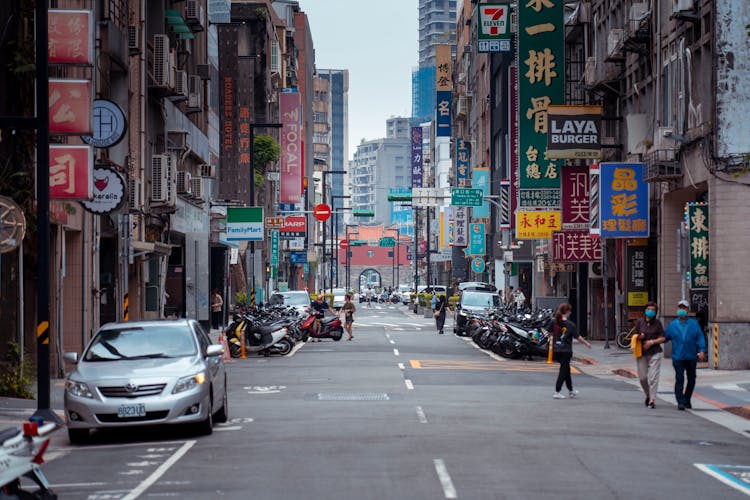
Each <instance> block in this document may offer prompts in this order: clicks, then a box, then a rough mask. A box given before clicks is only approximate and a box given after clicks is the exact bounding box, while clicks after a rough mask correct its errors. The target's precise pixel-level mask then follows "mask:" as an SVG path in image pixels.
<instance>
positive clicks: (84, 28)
mask: <svg viewBox="0 0 750 500" xmlns="http://www.w3.org/2000/svg"><path fill="white" fill-rule="evenodd" d="M48 16H49V17H48V22H47V26H48V27H49V48H48V50H47V54H48V57H49V62H50V63H53V64H57V63H60V64H93V63H94V22H93V19H92V16H91V11H90V10H57V9H50V10H49V14H48Z"/></svg>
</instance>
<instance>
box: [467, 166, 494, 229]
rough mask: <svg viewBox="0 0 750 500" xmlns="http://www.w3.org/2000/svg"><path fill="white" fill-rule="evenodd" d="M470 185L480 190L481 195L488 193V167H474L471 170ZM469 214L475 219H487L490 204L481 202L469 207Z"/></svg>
mask: <svg viewBox="0 0 750 500" xmlns="http://www.w3.org/2000/svg"><path fill="white" fill-rule="evenodd" d="M471 183H472V184H471V187H473V188H475V189H481V190H482V196H487V195H488V194H490V169H489V168H484V167H482V168H479V167H477V168H474V170H473V171H472V172H471ZM471 216H472V217H473V218H475V219H487V218H489V216H490V204H489V203H488V202H486V201H485V202H483V203H482V206H480V207H474V208H472V209H471Z"/></svg>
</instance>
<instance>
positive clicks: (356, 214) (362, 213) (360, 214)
mask: <svg viewBox="0 0 750 500" xmlns="http://www.w3.org/2000/svg"><path fill="white" fill-rule="evenodd" d="M352 215H353V216H354V217H375V210H353V211H352Z"/></svg>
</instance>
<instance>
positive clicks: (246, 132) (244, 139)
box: [237, 99, 255, 206]
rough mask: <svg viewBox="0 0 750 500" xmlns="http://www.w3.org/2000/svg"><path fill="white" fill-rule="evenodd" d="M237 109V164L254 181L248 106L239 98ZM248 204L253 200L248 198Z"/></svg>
mask: <svg viewBox="0 0 750 500" xmlns="http://www.w3.org/2000/svg"><path fill="white" fill-rule="evenodd" d="M241 101H242V102H241V103H240V105H239V107H238V110H237V165H238V166H239V168H240V171H241V172H248V173H249V175H250V179H249V182H255V172H254V167H255V166H254V165H253V163H252V147H253V145H252V144H251V142H252V140H253V139H252V135H253V134H252V133H251V129H250V106H249V105H248V103H247V102H246V101H245V99H242V100H241ZM250 206H255V200H250Z"/></svg>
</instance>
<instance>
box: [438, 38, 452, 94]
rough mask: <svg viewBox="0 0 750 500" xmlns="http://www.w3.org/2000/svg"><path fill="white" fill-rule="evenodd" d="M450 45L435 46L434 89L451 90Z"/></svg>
mask: <svg viewBox="0 0 750 500" xmlns="http://www.w3.org/2000/svg"><path fill="white" fill-rule="evenodd" d="M452 72H453V69H452V65H451V46H450V45H437V46H435V90H437V91H438V92H440V91H442V90H449V91H450V90H453V76H452Z"/></svg>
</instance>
